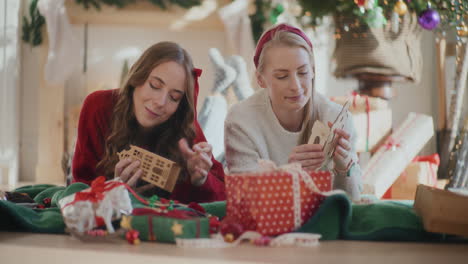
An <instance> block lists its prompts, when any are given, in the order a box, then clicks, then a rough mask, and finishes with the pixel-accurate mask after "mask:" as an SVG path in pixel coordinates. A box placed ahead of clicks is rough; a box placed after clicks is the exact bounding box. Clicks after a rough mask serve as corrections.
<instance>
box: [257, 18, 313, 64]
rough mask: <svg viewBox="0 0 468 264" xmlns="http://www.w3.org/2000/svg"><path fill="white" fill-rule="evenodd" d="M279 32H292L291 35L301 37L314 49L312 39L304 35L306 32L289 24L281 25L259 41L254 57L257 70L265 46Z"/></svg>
mask: <svg viewBox="0 0 468 264" xmlns="http://www.w3.org/2000/svg"><path fill="white" fill-rule="evenodd" d="M277 31H287V32H291V33H294V34H296V35H299V36H301V37H302V38H303V39H304V40H305V41H306V42H307V44H308V45H309V46H310V48H311V49H312V42H310V39H309V38H308V37H307V36H306V34H304V32H302V30H300V29H299V28H297V27H293V26H290V25H287V24H279V25H278V26H276V27H274V28H272V29H270V30H268V31H267V32H265V34H263V36H262V38H261V39H260V40H259V41H258V44H257V49H256V50H255V56H254V64H255V68H257V66H258V60H259V58H260V54H261V53H262V50H263V46H264V45H265V43H267V42H268V41H270V40H271V39H272V38H273V36H274V35H275V34H276V32H277Z"/></svg>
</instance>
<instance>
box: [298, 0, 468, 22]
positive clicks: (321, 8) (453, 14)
mask: <svg viewBox="0 0 468 264" xmlns="http://www.w3.org/2000/svg"><path fill="white" fill-rule="evenodd" d="M398 1H400V0H375V6H376V7H380V8H381V9H382V13H383V14H384V16H385V17H387V18H389V17H390V15H391V14H392V13H393V10H394V7H395V4H396V3H397V2H398ZM298 2H299V4H300V5H301V6H302V9H303V12H304V14H305V13H306V12H307V13H308V14H309V15H310V16H311V18H312V21H311V24H312V25H318V24H320V22H321V19H322V17H324V16H327V15H333V16H344V17H356V18H358V19H359V20H361V21H362V22H364V23H366V24H369V14H371V13H370V12H368V11H365V10H364V8H362V7H360V6H359V5H358V4H357V3H358V2H367V1H358V0H356V1H353V0H327V1H324V0H298ZM403 2H404V4H405V5H406V6H407V8H408V12H415V13H416V14H418V15H419V14H421V13H422V12H424V11H425V10H427V9H428V8H429V7H430V8H431V9H434V10H436V11H437V12H438V13H439V15H440V16H441V23H443V25H441V26H442V27H456V26H459V25H460V24H462V23H463V22H464V20H466V19H467V18H466V16H467V12H468V1H467V0H403ZM465 22H466V21H465Z"/></svg>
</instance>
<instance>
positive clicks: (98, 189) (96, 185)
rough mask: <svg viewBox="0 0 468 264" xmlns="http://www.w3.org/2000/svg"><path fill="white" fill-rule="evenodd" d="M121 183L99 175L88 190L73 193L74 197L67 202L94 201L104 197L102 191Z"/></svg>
mask: <svg viewBox="0 0 468 264" xmlns="http://www.w3.org/2000/svg"><path fill="white" fill-rule="evenodd" d="M119 185H123V184H122V183H120V182H106V177H104V176H99V177H97V178H96V179H95V180H94V181H93V182H92V183H91V190H90V191H89V192H88V191H81V192H77V193H76V194H75V199H74V200H73V202H70V203H68V204H67V205H65V207H66V206H68V205H72V204H74V203H76V202H79V201H90V202H92V203H96V202H99V201H101V200H102V199H104V192H106V191H109V190H111V189H112V188H114V187H116V186H119Z"/></svg>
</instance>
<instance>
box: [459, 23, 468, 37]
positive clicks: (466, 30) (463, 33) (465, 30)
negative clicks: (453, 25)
mask: <svg viewBox="0 0 468 264" xmlns="http://www.w3.org/2000/svg"><path fill="white" fill-rule="evenodd" d="M457 35H458V36H460V37H468V27H467V26H466V25H465V24H461V25H460V26H459V27H457Z"/></svg>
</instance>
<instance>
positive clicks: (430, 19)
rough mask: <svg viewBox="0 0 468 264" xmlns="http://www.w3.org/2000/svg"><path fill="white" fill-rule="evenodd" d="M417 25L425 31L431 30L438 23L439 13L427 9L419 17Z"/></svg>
mask: <svg viewBox="0 0 468 264" xmlns="http://www.w3.org/2000/svg"><path fill="white" fill-rule="evenodd" d="M418 23H419V25H420V26H421V27H423V28H424V29H427V30H433V29H434V28H436V27H437V26H438V25H439V23H440V16H439V13H438V12H437V11H436V10H434V9H427V10H425V11H424V12H422V13H421V15H419V18H418Z"/></svg>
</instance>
